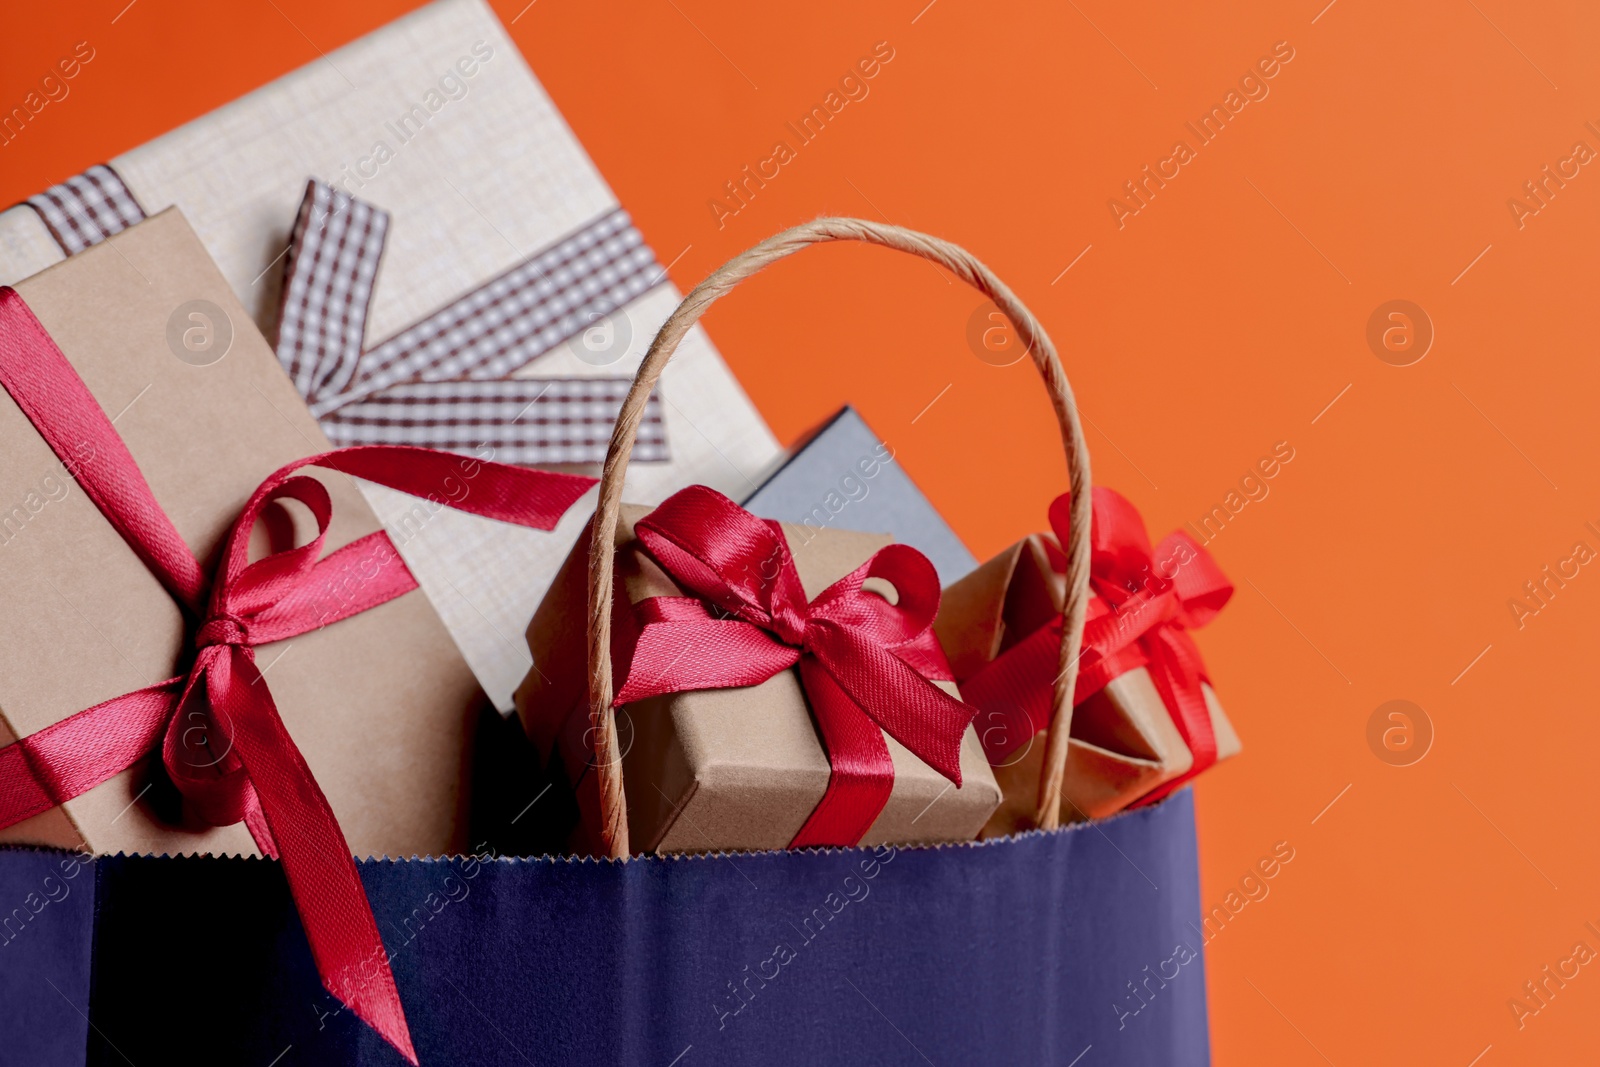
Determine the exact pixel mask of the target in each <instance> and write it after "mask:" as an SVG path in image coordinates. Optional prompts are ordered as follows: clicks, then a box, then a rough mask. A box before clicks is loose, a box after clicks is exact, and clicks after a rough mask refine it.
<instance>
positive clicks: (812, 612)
mask: <svg viewBox="0 0 1600 1067" xmlns="http://www.w3.org/2000/svg"><path fill="white" fill-rule="evenodd" d="M635 534H636V536H637V537H638V539H639V541H640V542H641V543H642V544H643V546H644V548H645V550H646V551H647V552H648V553H649V554H650V556H651V557H652V558H653V559H654V560H655V561H656V562H657V563H659V564H660V565H661V567H662V568H663V569H664V570H665V571H666V572H667V574H668V575H669V576H670V577H671V578H672V579H673V581H674V582H676V583H677V585H678V586H679V587H680V588H682V589H684V590H686V591H688V592H689V593H692V594H693V595H692V596H683V597H652V598H648V599H645V600H642V601H640V602H639V603H638V604H637V605H633V606H632V608H631V609H630V608H628V606H627V605H626V601H625V599H624V600H623V602H622V603H619V604H618V605H617V612H616V613H615V616H614V617H616V618H617V619H618V622H619V623H620V624H621V625H620V626H619V627H618V628H617V629H618V630H620V631H621V633H620V636H619V639H618V640H617V641H615V642H614V656H613V659H614V661H615V662H616V665H617V669H618V674H619V676H622V677H624V678H625V681H624V682H623V684H622V687H621V689H620V690H619V691H618V693H617V696H616V702H615V703H616V706H619V707H620V706H621V705H623V704H628V703H631V702H633V701H635V700H643V699H645V698H646V697H652V696H658V695H661V694H663V693H680V692H684V691H686V690H692V689H720V688H727V687H731V686H747V685H756V684H758V683H760V682H764V681H766V680H767V679H768V678H771V677H772V676H773V675H775V674H777V673H778V672H780V671H784V670H788V669H789V668H790V667H794V666H796V665H798V667H799V671H800V681H801V684H802V685H803V686H804V688H805V693H806V696H807V698H808V700H809V701H810V704H811V711H812V714H813V715H814V716H815V717H816V721H817V726H818V728H819V730H820V732H821V734H822V741H823V746H824V748H825V749H826V750H827V753H828V761H829V764H830V765H831V767H832V770H831V772H830V774H829V779H828V787H827V790H826V791H825V792H824V794H823V796H822V799H821V801H819V802H818V804H817V807H816V809H815V810H814V811H813V812H812V813H811V815H810V817H809V818H808V819H807V820H806V823H805V825H804V826H803V827H801V829H800V832H799V833H797V834H796V835H795V837H794V840H793V841H791V842H790V844H789V847H790V848H802V847H806V846H813V845H854V844H856V843H857V842H858V841H860V840H861V837H862V835H863V834H865V833H866V832H867V830H868V828H870V827H871V825H872V823H873V820H875V819H876V818H877V817H878V814H879V813H880V812H881V811H882V810H883V807H884V805H885V804H886V803H887V802H888V799H889V793H890V791H891V789H892V788H893V785H894V763H893V762H892V761H891V759H890V757H889V746H888V745H887V744H886V743H885V742H884V739H883V735H884V733H885V732H886V733H888V734H889V736H891V737H893V738H894V739H895V740H897V741H899V742H900V743H901V744H903V745H905V746H906V748H908V749H910V750H911V751H912V752H913V753H915V754H916V755H917V756H918V757H919V758H920V759H922V761H923V762H924V763H926V764H928V765H929V766H930V767H932V768H934V769H935V770H937V771H938V772H939V773H940V774H942V775H944V776H945V777H946V778H948V779H950V781H952V782H954V783H955V784H956V785H957V786H959V785H960V784H961V738H962V735H963V733H965V731H966V728H967V724H968V723H969V722H970V721H971V720H972V709H971V708H969V707H967V706H966V705H964V704H962V703H961V702H960V701H959V700H956V699H955V698H954V697H951V696H950V695H949V694H947V693H945V692H944V691H943V690H941V689H939V688H938V687H937V686H935V685H934V684H933V683H932V682H931V681H930V680H929V679H930V678H932V679H945V680H948V679H949V678H950V677H951V675H950V668H949V665H948V663H947V662H946V660H945V658H944V652H943V650H942V649H941V648H940V647H939V643H938V640H937V639H936V638H935V637H934V636H933V630H932V626H933V619H934V616H935V615H936V614H937V613H938V609H939V579H938V576H937V574H936V573H935V572H934V569H933V564H931V563H929V562H928V560H927V559H926V557H924V556H923V555H922V554H921V553H920V552H918V551H917V550H916V549H914V548H911V547H909V546H907V545H889V546H887V547H885V548H882V549H880V550H879V551H878V552H877V553H876V554H875V555H873V557H872V558H871V559H869V560H867V561H866V562H865V563H863V564H862V565H861V566H859V567H857V568H856V569H855V570H853V571H851V572H850V573H849V574H847V575H846V576H845V577H843V578H841V579H839V580H838V581H837V582H835V583H834V584H833V585H831V586H829V587H828V588H827V589H825V590H823V591H822V592H821V593H820V594H818V596H817V597H816V599H814V600H811V601H810V602H807V600H806V596H805V592H804V590H803V589H802V588H801V585H800V576H799V574H798V573H797V572H796V571H795V567H794V561H793V559H792V558H791V557H790V555H789V546H788V542H787V541H786V540H785V538H784V534H783V529H782V527H781V526H779V525H778V523H776V522H773V521H771V520H769V519H759V518H756V517H755V516H754V515H751V514H750V513H749V512H748V511H745V510H744V509H743V508H741V507H739V506H738V505H737V504H735V503H734V502H733V501H731V500H729V499H728V498H727V497H725V496H723V495H722V494H721V493H718V492H716V491H715V490H712V489H708V488H706V487H705V486H691V487H690V488H688V489H685V490H683V491H682V492H679V493H676V494H674V495H673V496H671V497H669V498H668V499H667V500H666V501H665V502H664V503H662V505H661V506H660V507H658V508H656V509H655V510H654V511H652V512H651V513H650V514H649V515H648V516H646V517H645V518H644V519H641V520H640V521H639V523H638V524H637V525H636V527H635ZM869 579H879V580H882V581H887V582H888V583H889V584H890V585H892V586H893V587H894V591H895V594H896V601H895V603H892V604H891V603H890V602H889V601H888V600H886V599H884V598H883V597H882V596H879V595H878V594H877V593H875V592H872V591H870V590H868V589H867V588H865V586H866V583H867V581H868V580H869ZM620 595H621V594H620V592H619V596H620ZM751 728H752V729H759V728H760V723H759V722H752V723H751Z"/></svg>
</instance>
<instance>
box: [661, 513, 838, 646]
mask: <svg viewBox="0 0 1600 1067" xmlns="http://www.w3.org/2000/svg"><path fill="white" fill-rule="evenodd" d="M634 533H635V535H636V536H637V537H638V538H639V541H640V543H641V544H643V545H644V546H645V548H646V549H647V550H648V551H649V553H650V554H651V555H652V556H654V557H655V559H656V561H657V562H658V563H660V564H661V566H662V567H663V568H665V569H666V571H667V572H668V573H669V574H671V575H672V576H673V579H674V580H675V581H676V582H677V583H678V584H679V585H680V586H682V587H683V588H684V589H685V590H686V591H688V592H690V593H693V594H694V595H695V596H698V597H700V598H701V599H703V600H707V601H709V602H711V603H712V604H715V605H716V606H717V607H720V608H722V609H723V610H724V611H726V612H728V613H730V614H732V615H735V616H737V617H738V618H741V619H743V620H744V621H746V622H749V623H752V624H754V625H756V626H760V627H761V628H762V629H765V630H771V631H772V632H773V633H774V634H776V635H777V637H778V638H779V639H780V640H781V641H783V642H784V643H785V644H788V645H795V646H799V645H800V644H801V643H802V642H803V640H804V637H805V624H806V615H807V608H806V596H805V590H804V589H803V588H802V587H801V585H800V576H799V574H798V573H797V572H796V571H795V569H794V561H793V560H792V559H791V558H790V556H789V542H788V541H787V540H786V539H785V538H784V536H783V527H781V526H780V525H779V524H778V523H776V522H773V521H772V520H770V519H758V518H756V516H754V515H752V514H750V513H749V512H748V511H746V510H744V509H743V508H741V507H740V506H739V505H737V504H735V503H734V502H733V501H731V500H729V499H728V498H727V497H725V496H723V495H722V494H721V493H719V492H717V491H716V490H714V489H709V488H707V487H705V486H703V485H692V486H690V487H689V488H687V489H684V490H682V491H681V492H677V493H674V494H673V495H672V496H670V497H668V498H667V499H666V500H664V501H663V502H662V503H661V505H660V506H659V507H657V508H656V509H655V510H654V511H652V512H651V513H650V514H649V515H647V516H646V517H644V518H643V519H640V520H639V522H638V524H637V526H636V527H635V529H634Z"/></svg>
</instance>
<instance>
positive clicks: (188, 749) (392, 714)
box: [0, 209, 592, 1058]
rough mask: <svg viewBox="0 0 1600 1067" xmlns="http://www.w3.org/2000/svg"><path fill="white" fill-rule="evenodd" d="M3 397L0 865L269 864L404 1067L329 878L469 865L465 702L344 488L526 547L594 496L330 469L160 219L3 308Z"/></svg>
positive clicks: (428, 617)
mask: <svg viewBox="0 0 1600 1067" xmlns="http://www.w3.org/2000/svg"><path fill="white" fill-rule="evenodd" d="M0 385H3V387H4V389H5V396H4V397H3V398H0V451H3V452H4V455H5V457H6V462H5V464H4V465H3V466H0V500H6V501H14V502H15V503H14V504H12V505H11V506H10V507H8V508H6V509H5V510H4V512H3V514H0V599H3V601H4V603H5V605H6V608H7V610H5V611H4V612H0V723H3V729H4V732H5V733H6V734H7V735H8V736H6V737H5V738H4V740H5V741H6V742H9V743H7V744H6V745H5V746H4V747H0V827H4V829H3V831H0V839H3V840H4V841H6V842H11V843H17V842H21V843H29V844H37V845H52V846H57V847H61V848H67V849H71V850H74V851H76V852H79V853H111V852H121V853H155V854H160V855H179V854H203V855H212V856H236V855H257V854H260V855H266V856H271V857H273V858H275V859H280V860H281V861H282V864H283V869H284V873H285V874H286V875H287V877H288V884H289V889H290V893H291V895H292V897H293V898H294V901H295V903H296V905H297V907H298V909H299V911H300V915H301V918H302V920H303V925H304V929H305V934H306V937H307V939H308V941H309V943H310V947H311V949H312V952H313V955H314V956H315V958H316V961H317V966H318V970H319V972H320V973H321V975H322V980H323V982H324V983H325V985H326V987H327V989H328V990H329V992H330V993H332V994H334V995H335V996H336V997H338V998H339V999H340V1000H341V1001H342V1002H343V1003H344V1004H346V1005H348V1006H349V1007H351V1008H352V1009H354V1012H355V1014H356V1015H358V1016H360V1017H361V1018H362V1019H364V1020H366V1021H367V1022H369V1023H370V1024H371V1025H372V1026H373V1027H374V1028H375V1029H377V1030H378V1031H379V1032H380V1033H382V1034H383V1036H384V1037H385V1039H386V1040H388V1041H389V1042H390V1043H391V1044H392V1045H393V1046H394V1048H395V1049H396V1050H398V1051H400V1052H401V1053H403V1054H404V1055H406V1056H408V1057H412V1058H414V1053H413V1052H412V1049H411V1044H410V1038H409V1036H408V1034H407V1030H406V1025H405V1019H404V1015H403V1013H402V1011H401V1008H400V1005H399V1001H398V998H397V995H396V992H395V987H394V983H393V979H392V977H391V976H390V971H389V967H388V963H387V959H386V958H385V957H384V950H383V943H382V941H381V940H380V939H379V934H378V931H377V928H376V926H375V925H374V920H373V918H372V915H371V912H370V910H369V908H368V905H367V901H366V898H365V896H364V894H363V891H362V886H361V882H360V880H359V878H358V876H357V873H356V868H355V866H354V865H353V863H352V859H351V857H352V854H354V855H359V856H394V857H405V856H413V855H418V854H422V855H442V854H452V853H459V852H461V851H463V849H464V847H465V845H466V844H467V841H466V836H465V835H466V819H465V810H464V808H465V801H466V796H467V790H466V787H465V783H466V780H467V775H468V768H467V759H468V754H469V752H470V749H471V740H472V729H473V726H474V724H475V722H476V719H477V716H476V710H477V708H478V707H479V706H480V702H481V701H482V696H481V690H480V689H479V686H478V684H477V682H476V680H475V679H474V678H473V675H472V672H471V671H470V670H469V669H468V667H467V665H466V663H465V661H464V660H463V659H462V657H461V654H460V653H459V652H458V651H457V650H456V647H455V644H454V643H453V642H452V641H451V639H450V635H449V632H448V631H447V630H446V629H445V627H444V626H443V624H442V623H441V622H440V621H439V618H438V616H437V615H435V614H434V611H433V608H432V606H431V604H430V603H429V601H428V600H427V598H426V597H424V596H422V595H421V594H417V595H412V596H407V595H405V594H407V593H409V592H411V591H413V590H414V589H415V588H416V580H415V579H414V578H413V577H412V576H411V573H410V571H409V570H408V569H407V568H406V565H405V563H404V562H403V561H402V560H401V559H400V557H399V555H398V554H397V553H396V551H395V549H394V545H393V543H392V542H391V541H390V539H389V537H388V535H387V534H386V533H384V532H383V530H382V527H381V526H380V524H379V523H378V520H377V517H376V516H375V515H374V514H373V513H372V510H371V508H370V507H368V505H367V503H366V500H365V499H364V497H363V495H362V493H361V491H360V489H359V488H358V486H357V484H356V480H355V479H356V478H358V477H359V478H362V479H365V480H370V481H374V482H377V483H380V484H384V485H387V486H388V487H389V488H390V489H393V490H396V491H400V492H405V493H408V494H411V495H413V496H417V497H421V498H424V499H430V500H432V501H434V502H436V503H438V504H440V505H441V506H449V507H453V508H458V509H467V510H471V511H473V512H475V513H477V514H480V515H483V516H486V517H492V518H496V519H499V520H502V521H508V522H518V523H522V524H524V525H529V526H536V527H543V528H545V529H549V528H550V527H551V526H553V525H554V524H555V522H556V520H557V519H559V518H560V516H561V514H562V513H563V512H564V511H566V509H567V508H568V507H570V506H571V504H572V503H573V502H574V501H576V500H577V499H578V497H579V496H581V495H582V494H583V493H584V492H585V491H587V489H588V487H589V486H590V485H591V484H592V479H588V478H583V477H579V476H576V475H570V474H548V473H544V472H538V471H531V470H525V469H521V468H513V467H506V466H504V465H500V464H489V463H482V462H479V461H477V460H473V459H469V458H465V457H461V456H456V455H451V454H448V453H443V452H432V451H429V450H426V449H420V448H413V447H391V446H369V447H360V448H346V449H339V450H331V449H330V448H329V445H328V441H327V439H326V438H325V437H324V436H323V434H322V432H321V430H320V429H319V428H318V426H317V423H316V420H315V419H313V418H312V417H311V414H310V413H309V412H308V411H307V410H306V408H305V405H304V404H303V403H302V402H301V400H300V398H299V396H298V395H297V394H296V392H295V390H294V388H293V386H292V385H291V384H290V383H289V381H288V379H287V378H286V377H285V376H284V373H283V370H282V368H281V367H280V366H279V365H278V361H277V360H276V359H275V358H274V357H273V354H272V352H271V351H270V350H269V349H268V348H267V346H266V344H265V342H264V341H263V340H262V338H261V336H260V335H259V334H258V333H257V332H256V331H255V328H254V327H253V325H252V324H251V323H250V321H249V319H248V318H246V317H245V315H244V313H243V311H242V309H241V308H240V307H239V304H238V302H237V301H236V300H235V299H234V298H233V294H232V293H231V292H230V291H229V289H228V286H227V283H226V282H225V281H224V279H223V278H222V276H221V275H220V274H219V273H218V271H217V270H216V268H215V266H214V265H213V264H212V262H211V260H210V259H209V258H208V257H207V256H206V253H205V250H204V249H203V248H202V247H201V245H200V242H199V241H198V240H197V239H196V237H195V235H194V232H193V231H192V230H191V229H190V228H189V227H188V225H187V224H186V223H185V221H184V219H183V217H182V215H181V214H180V213H179V212H178V211H177V210H176V209H170V210H168V211H166V212H163V213H162V214H160V215H158V216H156V217H155V218H153V219H150V220H148V221H146V222H143V223H141V224H139V225H137V226H134V227H131V228H129V229H127V230H126V231H124V232H123V233H121V234H118V235H116V236H114V237H112V238H111V239H109V240H107V241H105V242H103V243H101V244H100V245H98V246H97V247H95V248H93V249H90V250H88V251H86V252H84V253H83V254H81V255H78V256H74V257H73V258H71V259H69V260H67V261H66V262H64V263H61V264H59V265H57V266H55V267H52V268H50V269H48V270H46V271H44V272H43V273H41V274H39V275H37V276H35V277H33V278H29V279H27V280H25V281H22V282H20V283H18V285H17V287H16V288H15V289H11V288H0ZM313 465H314V466H315V467H317V468H318V470H317V471H316V472H315V473H312V472H311V469H310V468H311V467H312V466H313ZM302 468H305V470H304V472H301V469H302ZM325 550H326V554H324V553H325ZM62 873H63V874H65V873H66V871H65V870H63V872H62ZM41 884H42V885H43V886H44V890H45V892H46V894H48V893H49V887H48V884H45V883H41ZM33 897H34V898H37V897H38V893H37V892H35V893H34V894H33ZM45 899H48V896H47V897H46V898H45ZM238 903H239V904H241V905H242V904H244V903H245V901H243V900H240V901H238ZM27 907H28V908H29V910H30V911H31V910H32V907H33V906H32V904H31V903H28V904H27ZM228 932H229V926H228V924H227V923H223V924H221V925H220V926H219V927H218V928H217V929H215V930H213V931H212V932H211V933H212V936H215V937H218V938H221V939H226V937H227V935H228ZM8 940H9V938H8Z"/></svg>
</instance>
